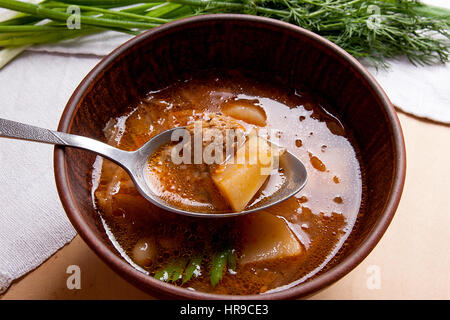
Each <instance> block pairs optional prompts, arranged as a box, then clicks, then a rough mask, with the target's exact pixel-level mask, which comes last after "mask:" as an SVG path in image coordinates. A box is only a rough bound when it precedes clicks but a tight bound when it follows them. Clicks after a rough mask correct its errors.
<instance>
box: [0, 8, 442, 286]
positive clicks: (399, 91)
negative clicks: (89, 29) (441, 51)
mask: <svg viewBox="0 0 450 320" xmlns="http://www.w3.org/2000/svg"><path fill="white" fill-rule="evenodd" d="M426 2H428V3H430V4H434V5H441V6H447V7H450V3H448V2H447V1H445V0H428V1H426ZM3 13H4V11H3ZM0 14H2V11H1V10H0ZM129 38H130V36H128V35H123V34H119V33H115V32H105V33H103V34H100V35H92V36H88V37H84V38H82V39H78V40H71V41H68V42H65V43H63V44H54V45H46V46H36V47H31V48H29V50H28V52H26V53H24V54H22V55H20V56H19V57H18V58H16V60H14V61H13V62H11V63H10V64H9V65H7V66H6V67H5V68H4V69H2V70H0V101H1V102H0V117H2V118H7V119H11V120H16V121H21V122H25V123H29V124H33V125H37V126H42V127H46V128H50V129H56V127H57V124H58V121H59V118H60V115H61V113H62V110H63V108H64V106H65V104H66V102H67V100H68V99H69V97H70V95H71V93H72V92H73V91H74V90H75V88H76V86H77V85H78V83H79V82H80V81H81V80H82V78H83V77H84V76H85V75H86V74H87V73H88V72H89V70H90V69H91V68H93V67H94V65H95V64H96V63H97V62H98V61H99V59H100V57H101V56H103V55H106V54H107V53H109V52H110V51H111V50H113V49H114V48H115V47H116V46H118V45H119V44H121V43H123V42H124V41H126V40H128V39H129ZM370 71H371V72H372V73H373V74H374V76H375V77H376V78H377V80H378V81H379V82H380V84H381V85H382V86H383V88H384V89H385V90H386V92H387V94H388V95H389V97H390V98H391V100H392V101H393V103H394V104H395V105H396V106H398V107H399V108H400V109H402V110H404V111H405V112H408V113H411V114H414V115H417V116H420V117H426V118H429V119H433V120H436V121H441V122H446V123H450V65H449V64H447V65H446V66H443V65H437V66H426V67H419V68H416V67H414V66H412V65H410V64H409V63H407V62H405V61H403V60H401V61H394V62H392V63H391V68H390V69H389V70H381V71H378V72H377V71H376V70H375V69H373V68H371V69H370ZM52 152H53V147H52V146H48V145H42V144H38V143H32V142H23V141H14V140H10V139H3V138H0V293H1V292H3V291H4V290H6V289H7V287H8V286H9V285H10V283H11V282H12V281H13V280H14V279H17V278H20V277H21V276H22V275H24V274H26V273H27V272H29V271H31V270H33V269H34V268H36V267H37V266H39V265H40V264H41V263H42V262H43V261H45V260H46V259H47V258H48V257H50V256H51V255H52V254H54V253H55V252H56V251H57V250H58V249H59V248H61V247H62V246H64V245H65V244H66V243H67V242H69V241H71V239H72V238H73V237H74V236H75V234H76V233H75V230H74V229H73V227H72V226H71V224H70V222H69V220H68V219H67V217H66V215H65V213H64V210H63V208H62V206H61V204H60V201H59V199H58V196H57V193H56V187H55V182H54V177H53V155H52Z"/></svg>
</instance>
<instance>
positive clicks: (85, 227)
mask: <svg viewBox="0 0 450 320" xmlns="http://www.w3.org/2000/svg"><path fill="white" fill-rule="evenodd" d="M213 67H214V68H217V67H221V68H233V69H245V70H250V71H252V70H256V71H264V72H265V73H269V74H272V75H273V76H278V77H281V78H283V79H284V80H286V82H287V83H288V84H289V86H294V87H295V86H296V85H299V84H302V85H306V86H308V87H310V88H312V89H313V90H314V91H315V92H316V93H319V94H321V95H322V96H324V97H325V98H326V99H327V100H328V101H330V102H331V104H332V105H333V106H334V107H335V112H336V113H337V114H338V116H339V118H340V119H341V120H343V121H344V122H345V123H346V124H347V126H348V127H349V128H350V129H351V130H352V131H353V133H354V136H355V138H356V143H357V145H358V148H359V150H360V153H361V161H362V167H363V168H364V170H365V178H366V185H367V194H366V202H365V211H364V214H363V216H362V218H361V220H360V222H359V225H358V227H357V228H356V229H355V230H354V231H353V233H352V236H351V238H352V239H353V240H352V241H350V242H348V243H347V244H346V245H345V246H344V248H343V249H342V250H341V252H340V253H339V255H338V257H337V258H336V259H334V260H333V262H332V263H331V265H329V266H328V267H327V269H326V271H324V272H322V273H321V274H319V275H317V276H315V277H314V278H312V279H311V280H309V281H308V282H306V283H303V284H300V285H298V286H296V287H293V288H290V289H287V290H285V291H281V292H277V293H271V294H266V295H254V296H222V295H214V294H206V293H202V292H193V291H189V290H187V289H183V288H179V287H175V286H173V285H170V284H166V283H163V282H161V281H158V280H155V279H153V278H152V277H149V276H146V275H144V274H142V273H141V272H139V271H137V270H136V269H134V268H133V267H131V266H130V265H129V264H128V263H127V262H125V260H123V259H122V258H121V257H120V256H119V254H118V253H117V251H116V250H115V249H114V248H113V247H112V245H111V244H110V242H109V240H108V238H107V237H106V235H105V232H104V229H103V227H102V225H101V223H100V220H99V218H98V215H97V213H96V212H95V210H94V208H93V206H92V200H91V193H90V170H91V167H92V164H93V162H94V159H95V155H94V154H91V153H89V152H85V151H81V150H76V149H70V148H67V149H64V148H61V147H58V148H56V149H55V159H54V160H55V175H56V183H57V187H58V191H59V195H60V198H61V201H62V203H63V205H64V208H65V210H66V212H67V215H68V216H69V218H70V220H71V222H72V224H73V225H74V226H75V228H76V229H77V231H78V233H79V234H80V235H81V237H82V238H83V239H84V240H85V241H86V242H87V244H88V245H89V246H90V247H91V248H92V250H94V251H95V252H96V253H97V254H98V256H100V258H102V259H103V260H104V261H105V262H106V263H107V264H108V265H109V266H110V267H111V268H112V269H114V270H115V271H116V272H117V273H118V274H120V275H121V276H123V277H124V278H125V279H127V280H129V281H130V282H131V283H133V284H134V285H136V286H138V287H139V288H141V289H143V290H145V291H147V292H150V293H152V294H154V295H157V296H160V297H175V298H188V299H217V298H218V299H289V298H298V297H304V296H307V295H311V294H313V293H314V292H317V291H318V290H320V289H323V288H325V287H326V286H328V285H330V284H332V283H333V282H335V281H337V280H338V279H340V278H341V277H343V276H344V275H345V274H347V273H348V272H350V271H351V270H352V269H353V268H355V267H356V266H357V265H358V264H359V263H360V262H361V261H362V260H363V259H364V258H365V257H366V256H367V255H368V254H369V252H370V251H371V250H372V249H373V248H374V247H375V245H376V244H377V242H378V241H379V240H380V238H381V236H382V235H383V233H384V232H385V231H386V228H387V227H388V225H389V223H390V221H391V219H392V217H393V215H394V212H395V210H396V208H397V205H398V203H399V200H400V195H401V192H402V188H403V183H404V179H405V170H406V164H405V148H404V142H403V136H402V131H401V128H400V124H399V121H398V119H397V116H396V113H395V111H394V108H393V106H392V104H391V103H390V101H389V99H388V98H387V96H386V95H385V93H384V92H383V90H382V89H381V88H380V86H379V85H378V84H377V83H376V81H375V80H374V79H373V78H372V77H371V76H370V74H369V73H368V72H367V71H366V69H364V68H363V67H362V66H361V65H360V64H359V63H358V61H357V60H355V59H354V58H353V57H351V56H350V55H349V54H348V53H346V52H345V51H344V50H342V49H340V48H339V47H337V46H335V45H334V44H332V43H331V42H329V41H327V40H325V39H324V38H322V37H320V36H318V35H316V34H314V33H311V32H309V31H306V30H304V29H301V28H298V27H296V26H293V25H291V24H287V23H284V22H280V21H276V20H271V19H267V18H261V17H254V16H248V15H228V14H218V15H208V16H199V17H194V18H188V19H184V20H180V21H176V22H173V23H169V24H166V25H163V26H161V27H158V28H156V29H153V30H150V31H148V32H145V33H144V34H142V35H140V36H137V37H135V38H133V39H132V40H130V41H128V42H127V43H125V44H124V45H122V46H121V47H119V48H117V49H116V50H115V51H113V52H112V53H111V54H110V55H108V56H107V57H105V58H104V59H103V60H102V61H101V62H100V63H99V64H98V65H97V66H96V67H95V68H94V69H93V70H92V71H91V72H90V73H89V74H88V75H87V76H86V78H85V79H84V80H83V81H82V82H81V84H80V85H79V86H78V88H77V89H76V90H75V92H74V94H73V95H72V97H71V99H70V101H69V102H68V104H67V106H66V108H65V110H64V113H63V115H62V118H61V122H60V125H59V130H60V131H64V132H70V133H74V134H80V135H84V136H88V137H92V138H95V139H100V140H102V139H103V138H104V137H103V132H102V129H103V128H104V126H105V124H106V122H107V121H108V119H110V118H111V117H113V116H117V115H119V114H121V113H122V112H123V111H124V110H125V109H126V108H127V107H129V106H130V105H131V104H133V103H134V102H136V100H137V99H139V98H140V97H142V96H143V95H145V94H146V93H147V92H148V91H150V90H152V89H154V88H161V87H162V86H163V85H165V84H170V83H171V82H172V81H173V80H175V79H179V78H181V77H183V76H184V75H187V74H189V73H191V72H193V71H197V70H201V69H208V68H213Z"/></svg>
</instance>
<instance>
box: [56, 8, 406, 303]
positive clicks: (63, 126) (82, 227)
mask: <svg viewBox="0 0 450 320" xmlns="http://www.w3.org/2000/svg"><path fill="white" fill-rule="evenodd" d="M225 20H238V21H244V22H250V23H252V22H253V23H254V22H256V23H260V24H266V25H269V26H272V27H276V28H280V29H288V30H289V31H292V32H295V33H300V34H302V36H304V37H306V38H309V39H310V40H312V41H313V42H318V43H319V44H321V45H322V46H325V47H328V49H329V50H331V51H333V52H334V54H335V55H336V57H338V58H340V59H342V60H345V61H346V63H348V64H349V65H350V66H352V67H353V68H354V69H355V70H356V72H357V73H358V74H359V76H361V77H362V78H363V79H364V80H365V81H366V82H367V83H368V84H369V86H370V87H371V89H372V90H373V92H374V94H375V95H376V96H377V98H378V100H379V102H380V104H381V105H382V106H383V107H384V112H385V115H386V117H387V120H388V122H389V123H390V125H391V129H392V136H391V138H392V139H393V144H394V148H395V153H396V159H395V166H394V170H395V176H394V180H393V183H392V186H391V187H392V188H391V193H390V196H389V198H388V201H387V203H386V205H385V208H384V209H383V213H382V214H381V216H380V217H379V218H378V220H377V221H376V223H375V225H374V227H373V229H372V230H371V232H370V233H369V234H368V236H367V238H366V240H365V241H364V242H362V243H361V244H360V245H359V246H358V247H357V248H356V249H355V250H354V251H353V252H351V253H349V255H348V256H346V257H345V258H344V259H343V260H342V261H340V262H339V264H337V265H336V266H333V267H332V268H330V269H329V270H327V271H326V272H324V273H323V274H319V275H317V276H315V277H313V278H312V279H311V280H309V281H307V282H304V283H302V284H301V285H296V286H293V287H291V288H287V289H285V290H281V291H278V292H273V293H267V294H257V295H242V296H237V295H220V294H211V293H205V292H200V291H191V290H188V289H185V288H180V287H176V286H174V285H171V284H167V283H165V282H162V281H159V280H157V279H154V278H153V277H150V276H148V275H146V274H144V273H141V272H140V271H138V270H136V269H135V268H133V267H132V266H131V265H129V264H128V263H127V262H126V261H125V260H123V259H122V258H120V257H119V256H118V255H116V254H115V253H113V252H112V250H110V249H109V248H108V247H107V246H106V245H105V244H104V243H103V242H102V241H101V240H100V239H99V238H98V237H97V236H96V235H95V233H94V232H93V230H91V228H90V227H89V225H88V224H87V223H86V221H85V220H84V218H83V215H82V213H81V211H80V210H79V208H78V207H77V204H76V202H75V201H74V198H73V196H72V191H71V189H70V187H69V184H68V173H67V164H66V158H65V152H64V148H63V147H55V150H54V173H55V180H56V186H57V190H58V194H59V197H60V199H61V202H62V205H63V207H64V209H65V212H66V214H67V216H68V218H69V220H70V221H71V223H72V225H73V226H74V227H75V229H76V230H77V232H78V234H79V235H80V236H81V237H82V238H83V240H84V241H85V242H86V243H87V244H88V246H89V247H90V248H91V249H92V250H93V251H94V252H95V253H96V254H97V255H98V256H99V257H100V258H101V259H102V260H103V261H104V262H105V263H106V264H107V265H108V266H109V267H110V268H112V269H113V270H114V271H116V272H117V273H118V274H119V275H120V276H122V277H123V278H125V279H126V280H128V281H129V282H131V283H132V284H134V285H135V286H137V287H139V288H141V289H142V290H144V291H146V292H152V293H153V294H155V293H156V294H159V295H162V296H163V297H175V298H182V299H219V300H225V299H228V300H242V299H251V300H255V299H270V300H273V299H292V298H297V297H305V296H308V295H312V294H314V293H316V292H318V291H320V290H321V289H324V288H326V287H327V286H329V285H330V284H332V283H333V282H335V281H337V280H339V279H340V278H342V277H343V276H344V275H346V274H347V273H349V272H350V271H351V270H353V269H354V268H355V267H356V266H357V265H358V264H360V263H361V262H362V261H363V260H364V259H365V258H366V257H367V255H369V253H370V252H371V251H372V250H373V248H374V247H375V246H376V244H377V243H378V241H379V240H380V239H381V237H382V236H383V234H384V233H385V231H386V229H387V227H388V226H389V224H390V222H391V220H392V218H393V216H394V214H395V211H396V209H397V207H398V204H399V202H400V197H401V194H402V190H403V186H404V182H405V175H406V150H405V143H404V139H403V133H402V129H401V126H400V122H399V120H398V116H397V114H396V112H395V109H394V107H393V105H392V103H391V102H390V100H389V98H388V97H387V95H386V93H385V92H384V90H383V89H382V88H381V86H380V85H379V84H378V83H377V81H376V80H375V78H374V77H373V76H372V75H371V74H370V73H369V72H368V71H367V70H366V69H365V68H364V67H363V66H362V65H361V64H360V63H359V62H358V60H356V59H355V58H354V57H353V56H351V55H350V54H349V53H347V52H346V51H344V50H343V49H341V48H340V47H338V46H337V45H335V44H334V43H332V42H331V41H329V40H327V39H325V38H323V37H321V36H319V35H317V34H315V33H313V32H311V31H308V30H306V29H303V28H301V27H298V26H295V25H292V24H289V23H287V22H282V21H279V20H275V19H271V18H266V17H259V16H252V15H245V14H209V15H201V16H195V17H189V18H184V19H180V20H177V21H173V22H170V23H167V24H164V25H161V26H159V27H157V28H154V29H150V30H148V31H146V32H144V33H142V34H140V35H138V36H136V37H133V38H132V39H130V40H128V41H127V42H125V43H124V44H122V45H121V46H119V47H117V48H116V49H115V50H113V51H112V52H111V53H110V54H108V55H107V56H105V57H104V58H103V59H102V60H101V61H100V62H99V63H98V64H97V65H96V66H95V67H94V68H93V69H92V70H91V71H90V72H89V73H88V74H87V76H86V77H85V78H84V79H83V80H82V81H81V83H80V84H79V85H78V87H77V88H76V89H75V91H74V93H73V94H72V96H71V98H70V99H69V101H68V102H67V105H66V107H65V109H64V111H63V114H62V116H61V120H60V123H59V126H58V131H63V132H68V131H69V130H70V128H71V127H72V124H73V119H72V116H73V114H74V113H75V112H76V111H77V109H78V105H79V102H80V100H81V99H82V98H83V97H84V96H85V92H86V89H88V88H89V86H90V85H91V83H92V81H93V80H95V79H96V78H97V77H98V76H99V75H101V74H102V72H103V71H104V70H105V69H106V68H108V66H109V65H110V63H111V62H113V61H114V60H115V59H116V58H118V57H120V55H121V54H122V53H124V52H125V51H127V50H128V49H130V48H131V47H133V46H134V45H136V44H138V43H140V42H141V41H143V40H145V39H147V38H149V37H152V36H155V35H158V34H161V33H164V32H167V31H170V29H174V28H175V29H176V28H180V27H181V28H182V27H183V26H185V25H189V24H195V23H199V22H201V23H207V22H214V21H216V22H217V21H225Z"/></svg>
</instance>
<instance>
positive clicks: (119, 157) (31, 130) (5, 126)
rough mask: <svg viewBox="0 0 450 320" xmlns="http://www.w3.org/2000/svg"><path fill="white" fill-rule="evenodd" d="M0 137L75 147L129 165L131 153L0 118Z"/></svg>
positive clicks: (79, 137)
mask: <svg viewBox="0 0 450 320" xmlns="http://www.w3.org/2000/svg"><path fill="white" fill-rule="evenodd" d="M0 137H6V138H13V139H20V140H27V141H36V142H42V143H48V144H55V145H60V146H68V147H75V148H79V149H84V150H89V151H92V152H95V153H97V154H100V155H102V156H104V157H106V158H108V159H110V160H112V161H114V162H116V163H117V164H119V165H121V166H123V167H127V166H128V165H131V161H132V157H131V154H132V152H127V151H123V150H120V149H117V148H114V147H112V146H110V145H108V144H106V143H103V142H100V141H97V140H94V139H91V138H87V137H83V136H78V135H74V134H69V133H65V132H58V131H52V130H48V129H44V128H39V127H35V126H30V125H27V124H24V123H20V122H15V121H11V120H6V119H2V118H0Z"/></svg>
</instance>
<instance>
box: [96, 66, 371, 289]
mask: <svg viewBox="0 0 450 320" xmlns="http://www.w3.org/2000/svg"><path fill="white" fill-rule="evenodd" d="M257 79H261V77H253V76H249V75H243V74H241V73H238V72H234V71H227V72H224V71H217V70H213V71H209V72H203V73H198V74H196V75H194V76H192V77H191V78H189V79H187V80H180V81H178V82H175V83H173V84H172V85H170V86H168V87H166V88H163V89H161V90H157V91H152V92H149V93H148V95H147V96H146V97H145V98H144V99H142V100H141V101H140V102H139V103H138V104H137V105H134V106H131V107H130V109H129V111H128V112H126V113H124V114H123V115H122V116H120V117H117V118H114V119H111V120H110V121H109V122H108V124H107V125H106V127H105V128H104V133H105V138H106V141H107V142H108V143H109V144H111V145H113V146H115V147H118V148H121V149H124V150H128V151H132V150H136V149H138V148H139V147H140V146H142V145H143V144H144V143H145V142H146V141H148V140H149V139H150V138H151V137H153V136H155V135H156V134H158V133H160V132H162V131H164V130H167V129H170V128H173V127H180V126H189V125H192V124H193V123H194V122H195V121H196V120H202V119H203V120H204V119H205V116H206V118H208V117H209V116H208V115H211V114H218V115H220V116H221V117H222V116H226V117H227V119H228V118H232V119H233V121H235V123H236V125H237V126H239V127H242V128H244V129H245V130H247V131H248V130H252V129H256V130H262V129H264V130H268V131H270V132H272V133H274V135H275V136H276V138H277V140H278V144H279V145H280V146H281V147H283V148H286V149H287V150H288V151H289V152H291V153H293V154H294V155H296V156H297V157H299V158H300V159H301V160H302V161H303V163H304V164H305V166H306V168H307V171H308V182H307V185H306V186H305V188H304V189H302V190H301V191H300V192H299V193H298V194H297V195H295V196H294V197H292V198H289V199H288V200H286V201H284V202H282V203H280V204H278V205H276V206H273V207H271V208H269V209H266V210H263V211H259V212H255V213H251V214H248V215H245V216H239V217H234V218H221V219H204V218H192V217H185V216H180V215H176V214H174V213H171V212H167V211H164V210H162V209H160V208H158V207H156V206H154V205H153V204H151V203H150V202H148V201H147V200H145V199H144V198H143V197H142V196H141V195H140V194H139V193H138V191H137V190H136V189H135V187H134V185H133V183H132V181H131V180H130V178H129V177H128V175H127V174H126V173H125V171H124V170H122V169H121V168H120V167H118V166H117V165H115V164H113V163H112V162H110V161H108V160H104V159H102V158H101V157H97V159H96V161H95V163H94V167H93V171H92V181H93V188H92V195H93V201H94V203H95V206H96V208H97V210H98V212H99V214H100V216H101V219H102V221H103V224H104V226H105V230H106V232H107V234H108V236H109V237H110V239H111V241H112V243H113V244H114V246H115V247H116V248H117V250H118V251H119V252H120V254H121V255H122V257H124V259H126V260H127V261H128V262H129V263H130V264H132V265H133V266H134V267H135V268H137V269H138V270H140V271H141V272H144V273H146V274H148V275H149V276H154V277H156V278H158V279H160V280H161V281H167V282H170V283H172V284H174V285H176V286H182V287H186V288H190V289H192V290H199V291H203V292H212V293H220V294H232V295H247V294H259V293H265V292H272V291H277V290H283V289H285V288H287V287H290V286H294V285H297V284H299V283H301V282H304V281H307V280H308V279H309V278H310V277H312V276H314V275H316V274H317V273H318V272H320V271H321V270H322V269H324V267H325V266H326V265H327V263H328V262H329V261H330V260H331V259H332V258H333V257H334V256H335V255H336V254H337V252H338V251H339V249H341V247H342V246H343V244H344V242H345V241H346V239H348V237H349V235H350V233H351V231H352V229H353V227H354V225H355V222H356V219H357V217H358V213H359V212H360V211H361V203H362V196H363V180H362V176H361V169H360V165H359V161H358V157H357V152H356V149H355V147H354V146H353V145H352V143H351V141H352V139H351V133H350V132H349V131H348V130H347V129H346V128H345V127H344V126H343V125H342V123H341V122H340V121H339V119H337V118H336V117H335V116H334V115H333V114H331V113H330V112H329V110H330V108H329V107H327V108H326V109H325V108H324V103H323V102H322V101H321V100H320V99H318V98H317V97H316V96H314V95H313V94H311V93H310V92H308V91H303V90H301V91H300V90H299V89H296V90H291V89H289V88H286V87H284V86H283V85H282V84H281V83H278V82H276V81H260V80H257ZM244 109H245V110H244ZM164 166H165V165H164V161H161V158H158V156H155V157H153V158H152V159H150V161H149V172H153V173H155V176H154V178H155V177H156V178H155V179H154V181H163V180H164V179H163V180H160V179H159V178H160V177H162V176H166V177H167V178H166V180H164V181H165V182H164V181H163V182H161V185H160V187H161V190H162V192H166V194H167V195H168V197H171V199H175V200H174V201H175V202H176V201H178V203H179V204H180V203H181V204H184V205H186V206H189V207H191V208H194V209H196V210H198V209H199V208H201V210H203V211H208V210H213V209H214V210H218V211H225V210H228V211H229V209H230V206H229V203H227V201H225V200H224V199H223V197H222V195H221V193H220V192H218V191H217V186H216V185H215V184H214V183H213V182H212V180H211V171H210V168H209V167H208V166H206V165H199V166H198V167H195V168H194V167H188V166H182V167H180V166H178V167H174V166H172V167H170V166H169V167H164ZM177 170H178V171H177ZM186 170H187V171H189V173H186ZM161 172H164V174H162V175H161V174H160V173H161ZM168 173H170V175H168ZM158 177H159V178H158ZM183 177H188V179H185V178H183ZM167 181H168V182H167ZM282 182H283V172H282V170H278V171H277V173H275V174H273V175H271V176H269V178H268V179H267V180H266V181H265V183H264V185H263V186H262V187H261V189H260V190H259V191H258V192H257V193H256V195H255V196H254V197H253V198H252V200H251V201H250V203H249V205H251V204H254V203H256V202H258V201H263V200H264V198H265V197H268V196H270V195H271V194H273V193H274V192H276V190H277V188H280V186H281V185H282Z"/></svg>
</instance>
